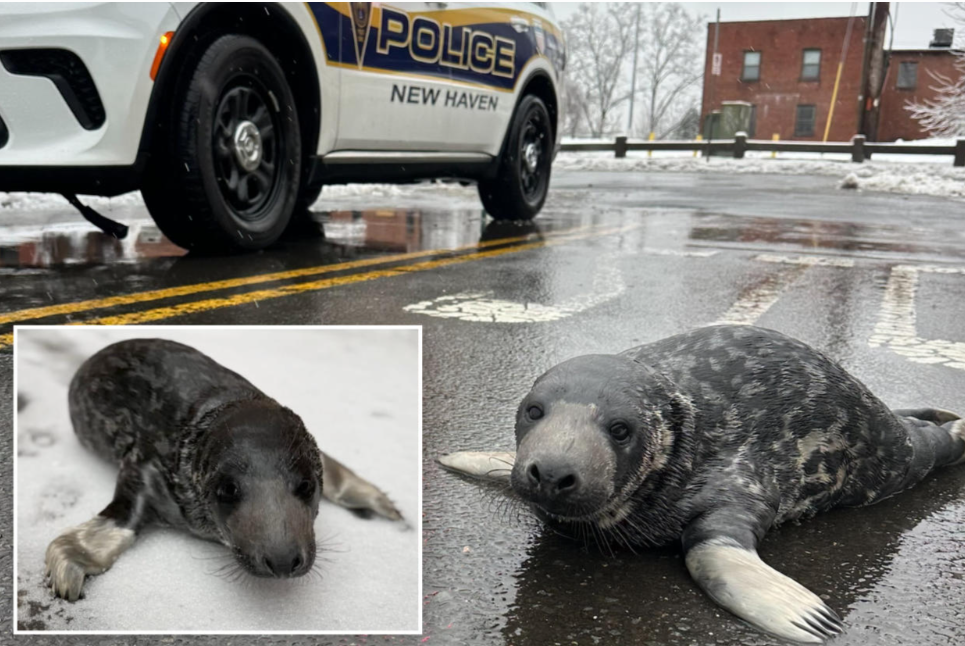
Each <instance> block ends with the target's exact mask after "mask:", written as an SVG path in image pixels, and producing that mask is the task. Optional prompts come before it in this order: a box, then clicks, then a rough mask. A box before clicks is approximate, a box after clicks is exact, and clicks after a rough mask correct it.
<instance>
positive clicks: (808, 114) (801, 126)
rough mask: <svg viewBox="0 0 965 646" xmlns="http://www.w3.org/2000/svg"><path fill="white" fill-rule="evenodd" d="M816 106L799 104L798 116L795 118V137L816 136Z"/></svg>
mask: <svg viewBox="0 0 965 646" xmlns="http://www.w3.org/2000/svg"><path fill="white" fill-rule="evenodd" d="M815 112H816V110H815V107H814V106H813V105H799V106H797V118H795V120H794V136H795V137H813V136H814V116H815Z"/></svg>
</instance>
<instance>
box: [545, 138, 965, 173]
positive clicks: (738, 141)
mask: <svg viewBox="0 0 965 646" xmlns="http://www.w3.org/2000/svg"><path fill="white" fill-rule="evenodd" d="M560 150H561V151H563V152H591V151H592V152H609V151H613V153H614V154H615V156H616V157H618V158H622V157H626V156H627V153H628V152H630V151H632V150H690V151H699V152H701V153H703V154H704V155H708V154H711V153H731V154H732V156H733V158H734V159H743V158H744V153H745V152H747V151H748V150H762V151H765V152H797V153H845V154H847V153H850V154H851V161H853V162H858V163H860V162H863V161H865V160H866V159H871V155H872V154H874V153H888V154H892V155H952V156H953V157H954V161H953V164H954V165H955V166H965V138H962V139H958V140H956V142H955V145H953V146H934V145H928V144H921V145H915V144H879V143H868V142H867V141H866V140H865V137H864V135H856V136H855V137H854V138H853V139H852V140H851V141H850V142H843V141H836V142H830V143H822V142H814V141H768V140H764V139H748V138H747V137H746V136H744V135H740V134H739V135H737V137H735V138H734V139H717V140H713V141H633V142H630V141H627V138H626V137H617V138H616V140H615V141H614V142H613V143H609V142H588V143H565V144H563V145H562V146H561V147H560Z"/></svg>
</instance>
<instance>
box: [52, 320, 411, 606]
mask: <svg viewBox="0 0 965 646" xmlns="http://www.w3.org/2000/svg"><path fill="white" fill-rule="evenodd" d="M68 399H69V405H70V419H71V422H72V424H73V426H74V431H75V432H76V433H77V437H78V439H79V440H80V442H81V444H83V445H84V446H85V447H87V448H89V449H91V450H93V451H95V452H97V453H98V454H100V455H101V456H103V457H105V458H107V459H109V460H112V461H114V462H117V463H118V464H119V465H120V474H119V475H118V478H117V487H116V489H115V491H114V499H113V500H112V501H111V503H110V504H109V505H108V506H107V507H106V508H105V509H104V510H103V511H102V512H100V513H99V514H98V515H97V516H95V517H94V518H93V519H91V520H89V521H87V522H85V523H83V524H81V525H78V526H77V527H73V528H71V529H68V530H66V531H65V532H63V533H62V534H61V535H60V536H58V537H57V538H56V539H54V540H53V542H51V543H50V545H49V546H48V548H47V554H46V576H47V577H48V581H49V584H50V587H51V589H52V590H53V592H54V594H56V595H57V596H59V597H63V598H65V599H67V600H69V601H75V600H77V599H78V598H79V597H80V596H82V595H81V589H82V587H83V584H84V578H85V576H87V575H95V574H101V573H103V572H105V571H106V570H108V569H110V567H111V566H112V565H113V564H114V562H115V561H116V560H117V558H118V557H119V556H120V555H121V553H122V552H124V551H125V550H126V549H127V548H129V547H130V546H131V545H132V544H133V543H134V539H135V536H136V535H137V532H138V531H140V530H141V529H142V528H143V527H145V526H146V525H149V524H152V523H159V524H166V525H171V526H174V527H180V528H183V529H186V530H188V531H190V532H191V533H193V534H195V535H197V536H200V537H201V538H205V539H208V540H213V541H218V542H220V543H222V544H224V545H225V546H227V547H228V548H230V550H231V552H232V555H233V556H234V558H235V560H236V561H237V563H238V565H240V566H241V567H242V568H243V569H244V570H245V571H247V572H248V573H250V574H253V575H255V576H261V577H296V576H301V575H303V574H305V573H307V572H309V571H310V570H311V568H312V565H313V563H314V561H315V549H316V547H315V531H314V521H315V517H316V516H317V514H318V505H319V501H320V499H321V498H325V499H327V500H330V501H331V502H334V503H335V504H337V505H341V506H343V507H347V508H349V509H353V510H359V511H361V512H366V513H367V512H372V513H375V514H378V515H380V516H384V517H385V518H389V519H391V520H401V518H402V516H401V514H400V513H399V512H398V510H396V508H395V506H394V505H393V504H392V502H391V501H390V500H389V499H388V498H387V497H386V495H385V494H384V493H382V492H381V491H380V490H379V489H378V488H377V487H375V486H374V485H372V484H371V483H369V482H367V481H366V480H364V479H362V478H360V477H359V476H357V475H356V474H355V473H353V472H352V471H351V470H350V469H348V468H346V467H345V466H343V465H342V464H340V463H339V462H337V461H336V460H334V459H333V458H332V457H331V456H328V455H326V454H324V453H322V452H321V451H320V450H319V449H318V446H317V445H316V443H315V440H314V438H313V437H312V435H311V434H310V433H309V432H308V431H307V430H306V429H305V425H304V424H303V423H302V420H301V418H299V417H298V415H296V414H295V413H293V412H292V411H291V410H289V409H288V408H285V407H284V406H282V405H281V404H279V403H278V402H276V401H275V400H274V399H272V398H270V397H268V396H267V395H265V394H264V393H262V392H261V391H260V390H258V389H257V388H256V387H255V386H253V385H252V384H251V383H250V382H249V381H248V380H246V379H245V378H244V377H242V376H241V375H239V374H237V373H235V372H232V371H231V370H228V369H227V368H225V367H223V366H221V365H220V364H218V363H216V362H215V361H214V360H212V359H211V358H209V357H208V356H206V355H204V354H202V353H201V352H198V351H197V350H195V349H193V348H191V347H189V346H186V345H182V344H180V343H175V342H173V341H166V340H163V339H135V340H130V341H122V342H120V343H115V344H113V345H110V346H108V347H106V348H104V349H103V350H101V351H100V352H98V353H96V354H95V355H93V356H92V357H90V358H89V359H88V360H87V361H86V362H85V363H84V364H83V365H82V366H81V367H80V368H79V369H78V370H77V373H76V374H75V375H74V377H73V379H72V381H71V384H70V390H69V396H68Z"/></svg>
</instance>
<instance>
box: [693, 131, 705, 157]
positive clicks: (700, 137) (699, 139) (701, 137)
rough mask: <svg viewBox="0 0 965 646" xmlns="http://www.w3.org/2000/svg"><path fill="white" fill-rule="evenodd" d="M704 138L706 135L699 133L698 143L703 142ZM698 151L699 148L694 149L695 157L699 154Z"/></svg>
mask: <svg viewBox="0 0 965 646" xmlns="http://www.w3.org/2000/svg"><path fill="white" fill-rule="evenodd" d="M703 140H704V136H703V135H697V142H698V143H699V142H701V141H703ZM698 152H699V151H698V150H696V149H695V150H694V157H696V156H697V153H698Z"/></svg>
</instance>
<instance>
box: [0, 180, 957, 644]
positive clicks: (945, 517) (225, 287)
mask: <svg viewBox="0 0 965 646" xmlns="http://www.w3.org/2000/svg"><path fill="white" fill-rule="evenodd" d="M835 184H836V183H835V181H834V180H833V179H832V178H829V177H810V176H766V175H763V176H762V175H754V176H751V175H725V174H719V175H717V174H702V175H690V174H675V173H659V174H649V175H648V174H642V173H591V172H559V173H557V174H556V175H555V177H554V182H553V186H552V189H551V191H550V197H549V200H548V202H547V206H546V208H545V210H544V212H543V214H542V215H541V216H540V217H539V218H538V219H536V220H535V221H534V222H533V223H531V224H528V225H517V224H513V223H495V222H492V221H489V220H487V219H486V218H485V217H484V216H483V215H482V213H481V210H480V208H479V206H478V203H477V200H476V196H475V192H474V190H473V189H472V188H471V187H467V188H463V187H458V186H455V187H453V186H437V187H431V186H430V187H426V188H424V189H421V190H420V189H405V190H401V191H387V192H382V193H379V192H375V193H369V194H365V193H363V194H360V195H352V194H350V193H348V192H345V191H341V192H340V191H335V192H334V194H335V197H334V198H333V199H332V200H331V202H329V203H326V192H323V194H322V201H321V202H320V203H319V204H318V205H316V207H315V208H316V209H321V208H322V207H323V205H326V208H328V206H330V207H331V208H332V209H333V210H331V211H322V210H318V212H317V213H316V214H315V216H316V217H315V219H316V221H317V222H318V224H319V227H320V231H323V232H324V233H323V234H322V233H321V232H320V233H319V235H318V236H316V237H312V238H308V239H301V240H288V241H285V242H284V243H282V244H281V245H279V246H278V247H277V248H273V249H270V250H268V251H265V252H261V253H258V254H252V255H244V256H228V257H208V258H204V257H198V258H194V257H190V256H185V255H183V252H182V251H181V250H180V249H178V248H177V247H174V246H173V245H170V244H169V243H167V242H166V241H165V240H164V239H163V238H161V237H160V236H159V235H158V234H157V233H156V230H155V229H154V228H153V227H152V226H151V224H150V222H149V221H148V220H146V217H147V216H146V214H145V213H144V212H143V210H142V209H140V208H139V207H137V206H136V205H133V206H131V205H124V204H119V205H118V207H117V211H116V213H115V215H116V216H117V217H118V218H119V219H127V220H128V221H130V222H132V224H133V226H132V235H131V238H130V239H129V240H127V241H114V240H110V239H107V238H105V237H104V236H102V235H101V234H99V233H95V232H94V231H93V229H91V228H90V227H89V226H86V225H84V224H81V223H80V222H79V220H78V219H77V218H75V217H73V216H72V215H71V214H70V213H69V211H66V210H65V211H63V212H55V211H42V212H37V213H36V214H35V213H31V212H26V211H24V212H14V213H12V214H11V218H12V222H13V224H12V225H11V226H9V227H7V230H4V229H0V277H2V279H0V303H2V306H0V371H2V372H0V374H3V375H5V376H9V375H10V372H11V365H12V362H11V351H10V346H11V344H12V340H13V339H12V326H13V325H15V324H35V323H36V324H40V323H43V324H60V323H99V324H138V323H148V322H150V323H161V324H174V325H179V324H378V323H384V324H415V325H422V326H423V327H424V339H425V342H424V373H423V384H424V392H423V397H424V404H423V417H424V421H423V429H424V441H423V452H424V455H423V458H424V472H425V477H424V514H423V534H424V536H423V539H424V542H423V557H424V561H423V562H424V568H423V573H424V574H423V587H424V591H423V592H424V595H425V605H424V636H418V637H392V638H389V637H384V638H383V637H379V638H375V637H372V638H369V639H368V640H367V641H365V643H381V641H382V640H383V639H384V640H386V641H391V642H393V643H420V642H426V643H429V644H434V643H442V644H449V643H453V644H455V643H479V644H516V643H535V644H557V643H558V644H607V643H641V644H648V643H653V644H691V643H700V644H704V643H716V644H738V643H740V644H749V643H753V644H771V643H778V642H776V640H773V639H771V638H768V637H766V636H763V635H762V634H760V633H759V632H757V631H755V630H753V629H751V628H749V627H746V626H744V625H743V624H741V623H740V622H739V621H737V620H736V619H735V618H733V617H731V616H729V615H728V614H727V613H726V612H724V611H723V610H721V609H720V608H719V607H717V606H716V605H714V604H713V603H711V602H710V600H709V599H708V598H706V597H705V596H704V595H703V594H702V593H701V592H700V591H699V590H698V589H697V587H696V585H695V584H694V583H693V582H692V581H691V579H690V578H689V576H688V575H687V572H686V569H685V567H684V565H683V562H682V559H681V557H680V554H679V551H678V550H676V549H675V548H666V549H661V550H652V551H649V552H644V553H641V554H631V553H622V552H617V553H616V554H615V555H610V554H602V553H600V552H599V551H598V550H595V549H593V548H591V549H590V550H585V549H584V548H583V546H581V545H579V544H576V543H573V542H570V541H567V540H565V539H563V538H560V537H557V536H554V535H552V534H550V533H549V532H545V531H543V530H541V529H540V527H539V526H538V525H536V524H535V523H534V522H533V521H531V520H530V519H529V518H527V517H526V516H525V515H524V516H517V515H515V514H511V513H508V512H507V511H506V509H505V506H504V505H501V504H500V503H501V498H500V494H499V492H498V491H495V490H493V489H491V488H485V487H481V486H480V485H479V484H477V483H474V482H470V481H468V480H464V479H461V478H459V477H456V476H454V475H452V474H449V473H446V472H443V471H442V470H441V469H440V468H439V467H438V466H437V465H436V464H435V462H434V458H435V457H436V456H438V455H440V454H441V453H446V452H450V451H453V450H462V449H465V450H496V449H507V450H509V449H512V447H513V420H514V417H515V409H516V405H517V403H518V401H519V399H520V398H521V397H522V395H524V394H525V393H526V391H527V390H528V388H529V386H530V385H531V383H532V381H533V380H534V379H535V378H536V377H537V376H538V375H539V374H541V373H542V372H543V371H544V370H545V369H547V368H549V367H550V366H552V365H554V364H555V363H557V362H559V361H561V360H563V359H566V358H569V357H572V356H575V355H578V354H586V353H611V352H618V351H621V350H624V349H626V348H629V347H632V346H635V345H639V344H642V343H646V342H649V341H653V340H656V339H659V338H662V337H665V336H668V335H671V334H675V333H678V332H682V331H684V330H687V329H689V328H692V327H695V326H701V325H709V324H712V323H715V322H730V323H739V324H754V325H761V326H764V327H769V328H774V329H777V330H780V331H782V332H785V333H787V334H790V335H792V336H794V337H797V338H800V339H801V340H803V341H805V342H807V343H809V344H812V345H813V346H815V347H817V348H819V349H821V350H823V351H824V352H826V353H827V354H828V355H829V356H831V357H832V358H833V359H835V360H837V361H839V362H840V363H841V364H842V365H843V366H844V367H845V368H846V369H847V370H849V371H850V372H851V373H852V374H854V375H855V376H857V377H858V378H860V379H861V380H862V381H864V382H865V383H866V384H867V385H868V386H869V387H870V388H871V390H872V391H873V392H875V393H876V394H877V395H878V396H879V397H881V398H882V399H883V400H884V401H885V402H886V403H888V404H889V405H891V406H893V407H895V408H914V407H923V406H929V407H938V408H946V409H951V410H955V411H959V412H961V411H963V410H965V226H963V224H962V222H963V221H962V217H963V215H962V214H963V212H965V203H963V202H962V201H961V200H953V199H943V198H934V197H911V196H901V195H892V194H880V193H866V192H846V191H841V190H839V189H838V188H836V185H835ZM38 218H39V219H41V220H42V221H43V224H45V225H47V226H45V227H44V228H43V230H41V229H40V227H39V226H38V224H39V222H38ZM320 396H322V397H323V396H324V394H320ZM378 397H379V393H377V392H373V393H372V398H373V400H377V399H378ZM11 401H12V385H11V381H10V379H9V378H5V379H0V415H2V419H3V423H4V424H5V425H7V428H9V425H10V423H11V419H12V411H11V410H10V409H9V406H10V402H11ZM9 438H10V433H7V432H5V433H2V434H0V442H2V443H4V444H5V446H2V447H0V450H2V451H6V452H7V455H9V454H10V452H11V451H12V448H11V446H9V445H6V443H7V442H8V441H9ZM20 441H21V442H25V441H29V438H23V437H21V438H20ZM0 483H2V484H0V486H2V487H4V488H5V489H6V490H7V491H9V490H10V483H11V474H10V469H9V464H8V463H5V467H4V474H3V479H2V481H0ZM8 497H9V496H0V505H4V506H5V507H4V508H3V509H0V520H2V522H3V525H2V526H0V548H2V555H3V556H2V558H3V559H4V560H6V562H8V563H9V560H7V559H9V555H10V549H11V528H10V526H9V525H8V524H7V523H8V522H9V520H10V518H11V516H12V515H11V510H10V509H9V507H7V505H8V504H9V502H8V501H7V500H6V499H7V498H8ZM92 511H94V510H92ZM962 527H965V468H958V469H957V470H949V471H948V472H946V473H941V474H939V475H937V476H936V477H933V478H930V479H929V480H927V481H925V482H924V483H922V484H921V485H919V486H918V487H917V488H916V489H915V490H913V491H911V492H908V493H906V494H904V495H901V496H899V497H897V498H894V499H891V500H888V501H886V502H884V503H881V504H879V505H876V506H874V507H870V508H867V509H859V510H843V511H835V512H832V513H829V514H826V515H824V516H821V517H818V518H816V519H814V520H812V521H809V522H807V523H803V524H801V525H799V526H785V527H782V528H781V529H780V530H778V531H774V532H772V533H771V534H769V535H768V537H767V539H766V540H765V542H764V544H763V548H762V556H763V558H764V559H765V560H766V561H768V562H769V563H770V564H772V565H774V566H775V567H776V568H778V569H779V570H781V571H782V572H785V573H786V574H788V575H789V576H791V577H793V578H795V579H796V580H798V581H800V582H801V583H802V584H804V585H805V586H807V587H809V588H810V589H812V590H813V591H815V592H816V593H818V594H819V595H821V596H822V597H823V598H824V599H825V600H826V601H827V603H828V604H829V605H830V606H831V607H832V608H834V609H836V610H837V611H838V612H839V614H841V615H842V617H843V619H844V620H845V623H846V625H847V627H848V630H847V633H846V634H845V635H843V636H842V637H840V638H838V639H837V640H835V642H834V643H836V644H863V643H868V642H874V643H889V644H893V643H917V644H947V643H956V642H958V641H960V640H961V639H963V638H965V627H963V626H965V616H963V614H962V612H963V611H962V608H965V586H963V585H962V580H963V577H965V542H963V541H965V538H963V534H962V530H961V528H962ZM128 558H131V559H135V558H137V549H136V548H134V549H133V550H132V551H131V554H130V555H129V557H128ZM9 570H10V568H9V567H4V568H2V574H0V576H3V577H8V576H9ZM0 586H2V589H3V599H0V607H2V608H4V610H0V618H2V620H3V622H4V624H5V625H3V626H2V629H3V630H5V631H6V630H9V629H10V626H9V621H10V614H9V611H10V609H12V606H13V603H12V600H11V599H10V597H9V595H10V594H11V593H12V591H13V590H14V589H15V587H16V586H15V585H14V583H13V582H12V581H11V580H10V579H5V580H2V581H0ZM30 612H31V610H30V609H29V608H21V609H20V613H21V620H23V618H24V617H28V618H29V613H30ZM20 639H21V640H22V641H23V642H24V643H37V644H39V643H61V642H64V643H67V642H71V643H115V642H113V641H110V640H109V639H108V638H104V641H103V642H98V639H96V638H91V637H84V638H81V639H75V638H46V639H44V640H41V639H38V638H35V637H21V638H20ZM226 639H227V638H207V640H206V641H205V642H204V643H226V642H225V641H224V640H226ZM270 639H271V640H274V639H278V640H279V641H278V642H277V643H293V644H294V643H306V644H307V643H323V641H324V640H323V641H322V642H320V641H319V640H318V639H315V638H300V637H287V638H263V640H262V641H260V642H259V643H269V640H270ZM376 640H378V641H376ZM184 641H185V642H193V640H192V639H191V638H184ZM331 641H332V642H333V643H350V642H353V641H358V642H359V643H362V641H363V640H361V638H358V639H356V638H332V639H331ZM199 643H200V642H199ZM271 643H274V641H271Z"/></svg>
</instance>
